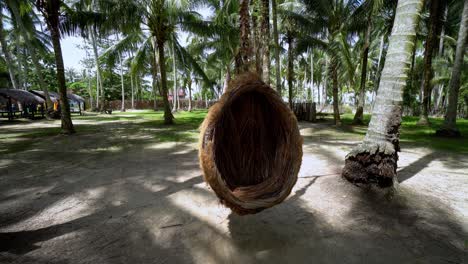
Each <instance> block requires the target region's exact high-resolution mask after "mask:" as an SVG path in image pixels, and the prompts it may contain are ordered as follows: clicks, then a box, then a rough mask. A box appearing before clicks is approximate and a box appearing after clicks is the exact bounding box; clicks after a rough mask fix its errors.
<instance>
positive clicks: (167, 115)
mask: <svg viewBox="0 0 468 264" xmlns="http://www.w3.org/2000/svg"><path fill="white" fill-rule="evenodd" d="M163 40H164V38H161V37H159V38H156V47H157V52H158V58H159V63H158V64H156V65H159V73H160V74H161V93H162V94H161V96H162V99H163V104H164V124H166V125H170V124H173V123H174V120H173V119H174V116H173V115H172V112H171V107H170V105H169V99H168V98H167V75H166V63H165V61H166V58H165V56H164V41H163ZM155 57H156V54H155ZM173 97H175V94H174V95H173Z"/></svg>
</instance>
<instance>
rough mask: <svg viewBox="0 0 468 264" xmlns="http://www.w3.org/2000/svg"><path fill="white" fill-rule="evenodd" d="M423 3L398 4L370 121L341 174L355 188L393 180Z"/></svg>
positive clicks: (403, 1) (389, 183)
mask: <svg viewBox="0 0 468 264" xmlns="http://www.w3.org/2000/svg"><path fill="white" fill-rule="evenodd" d="M423 2H424V1H423V0H419V1H414V0H400V1H398V6H397V11H396V17H395V22H394V25H393V30H392V34H391V37H390V41H389V47H388V55H389V56H388V58H387V60H386V61H385V65H384V69H383V72H382V77H381V80H380V84H379V90H378V94H377V98H376V101H375V105H374V109H373V112H372V118H371V121H370V124H369V128H368V130H367V134H366V137H365V138H364V141H363V143H361V144H360V145H359V146H357V147H355V148H354V149H353V150H352V151H351V152H350V153H349V154H348V155H347V156H346V161H345V167H344V169H343V172H342V175H343V177H344V178H345V179H347V180H348V181H350V182H352V183H353V184H356V185H370V184H375V185H377V186H379V187H382V188H383V187H390V186H393V182H394V180H395V178H396V169H397V160H398V153H397V151H399V150H400V145H399V128H400V124H401V114H402V107H401V103H402V93H403V88H404V87H405V85H406V79H407V77H408V69H409V67H408V66H409V65H410V62H411V53H412V50H413V46H414V45H415V37H416V27H417V25H418V22H419V18H420V14H421V9H422V6H423Z"/></svg>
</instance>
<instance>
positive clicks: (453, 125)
mask: <svg viewBox="0 0 468 264" xmlns="http://www.w3.org/2000/svg"><path fill="white" fill-rule="evenodd" d="M467 38H468V0H465V4H464V7H463V13H462V19H461V23H460V29H459V31H458V40H457V49H456V51H455V63H454V66H453V69H452V78H451V79H450V84H449V91H448V93H449V94H448V105H447V112H446V114H445V120H444V125H443V127H442V129H439V130H437V132H436V134H437V135H439V136H449V137H456V136H461V134H460V131H459V130H458V129H457V105H458V93H459V90H460V76H461V71H462V69H463V57H464V54H465V49H466V42H467ZM465 100H466V99H465ZM465 102H466V101H465Z"/></svg>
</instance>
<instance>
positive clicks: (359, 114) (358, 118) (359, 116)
mask: <svg viewBox="0 0 468 264" xmlns="http://www.w3.org/2000/svg"><path fill="white" fill-rule="evenodd" d="M370 14H371V13H369V17H368V18H367V21H368V22H367V30H366V33H365V36H364V47H363V49H362V60H361V62H362V63H361V84H360V87H359V99H358V104H357V109H356V114H355V115H354V120H353V124H355V125H362V124H364V105H365V98H366V81H367V79H366V77H367V58H368V56H369V46H370V35H371V30H372V17H371V15H370Z"/></svg>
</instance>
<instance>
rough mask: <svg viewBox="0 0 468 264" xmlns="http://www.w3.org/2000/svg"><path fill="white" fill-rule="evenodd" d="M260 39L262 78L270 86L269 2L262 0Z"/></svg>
mask: <svg viewBox="0 0 468 264" xmlns="http://www.w3.org/2000/svg"><path fill="white" fill-rule="evenodd" d="M261 33H262V34H261V39H262V60H263V63H262V66H263V69H262V77H263V81H264V82H265V83H266V84H268V85H269V84H270V67H271V63H270V1H269V0H262V19H261Z"/></svg>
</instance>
